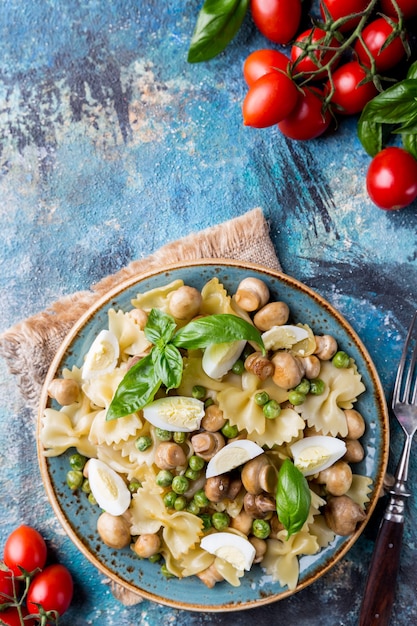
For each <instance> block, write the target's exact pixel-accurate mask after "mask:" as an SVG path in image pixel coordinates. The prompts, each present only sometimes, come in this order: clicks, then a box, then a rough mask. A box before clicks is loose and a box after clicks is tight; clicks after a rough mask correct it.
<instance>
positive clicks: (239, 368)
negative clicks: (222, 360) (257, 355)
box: [232, 359, 245, 376]
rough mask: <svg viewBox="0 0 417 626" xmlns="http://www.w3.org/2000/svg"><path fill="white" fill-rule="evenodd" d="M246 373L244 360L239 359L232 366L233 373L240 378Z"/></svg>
mask: <svg viewBox="0 0 417 626" xmlns="http://www.w3.org/2000/svg"><path fill="white" fill-rule="evenodd" d="M244 371H245V366H244V364H243V361H242V359H238V360H237V361H236V362H235V363H234V364H233V366H232V372H233V374H238V375H239V376H241V375H242V374H243V372H244Z"/></svg>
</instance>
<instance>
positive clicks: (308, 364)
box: [299, 354, 321, 380]
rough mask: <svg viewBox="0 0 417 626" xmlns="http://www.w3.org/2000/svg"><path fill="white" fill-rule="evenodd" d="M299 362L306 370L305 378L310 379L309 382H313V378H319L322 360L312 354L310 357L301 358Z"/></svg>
mask: <svg viewBox="0 0 417 626" xmlns="http://www.w3.org/2000/svg"><path fill="white" fill-rule="evenodd" d="M299 360H300V362H301V367H302V368H303V370H304V376H305V377H306V378H308V379H309V380H312V379H313V378H318V376H319V374H320V369H321V364H320V359H319V358H318V357H316V356H314V354H311V355H310V356H305V357H301V358H299Z"/></svg>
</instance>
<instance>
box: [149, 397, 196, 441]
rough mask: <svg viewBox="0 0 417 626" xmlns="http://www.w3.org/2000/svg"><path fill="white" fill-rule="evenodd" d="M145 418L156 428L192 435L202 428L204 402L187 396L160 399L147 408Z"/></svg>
mask: <svg viewBox="0 0 417 626" xmlns="http://www.w3.org/2000/svg"><path fill="white" fill-rule="evenodd" d="M143 416H144V418H145V419H146V420H148V422H150V423H151V424H152V425H153V426H155V427H156V428H162V429H163V430H169V431H172V432H175V431H178V432H186V433H187V432H188V433H190V432H192V431H193V430H198V429H199V428H200V422H201V420H202V418H203V416H204V402H201V400H197V398H188V397H187V396H169V397H167V398H160V399H159V400H155V401H154V402H151V403H150V404H148V405H147V406H145V408H144V409H143Z"/></svg>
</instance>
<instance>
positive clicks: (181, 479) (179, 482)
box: [172, 476, 190, 495]
mask: <svg viewBox="0 0 417 626" xmlns="http://www.w3.org/2000/svg"><path fill="white" fill-rule="evenodd" d="M189 486H190V481H189V480H188V478H187V477H186V476H174V478H173V481H172V490H173V491H175V493H178V494H180V495H181V494H183V493H185V492H186V491H187V489H188V488H189Z"/></svg>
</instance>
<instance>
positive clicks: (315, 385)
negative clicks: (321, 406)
mask: <svg viewBox="0 0 417 626" xmlns="http://www.w3.org/2000/svg"><path fill="white" fill-rule="evenodd" d="M325 387H326V384H325V382H324V380H322V379H321V378H313V380H310V393H312V394H313V395H314V396H321V394H322V393H323V392H324V389H325Z"/></svg>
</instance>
